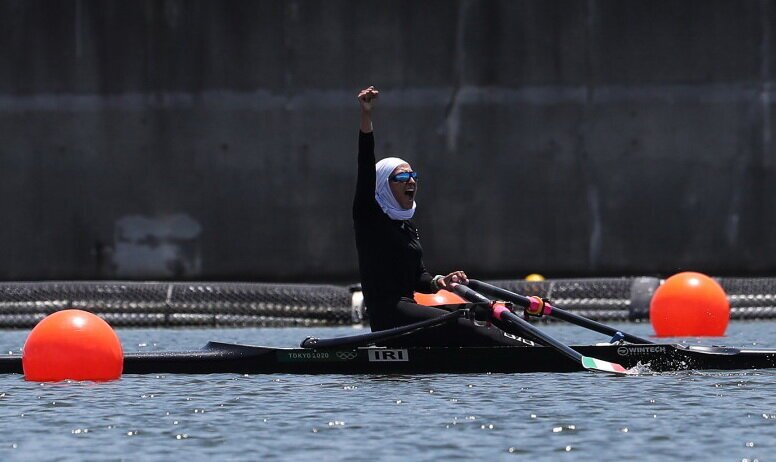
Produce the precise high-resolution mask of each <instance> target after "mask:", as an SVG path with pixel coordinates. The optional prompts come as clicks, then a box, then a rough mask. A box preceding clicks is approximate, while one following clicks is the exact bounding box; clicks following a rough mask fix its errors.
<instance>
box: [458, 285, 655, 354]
mask: <svg viewBox="0 0 776 462" xmlns="http://www.w3.org/2000/svg"><path fill="white" fill-rule="evenodd" d="M468 284H469V286H470V287H471V288H473V289H474V290H478V291H481V292H484V293H486V294H488V295H490V296H492V297H496V298H498V299H501V300H505V301H509V302H512V303H515V304H517V305H519V306H522V307H523V308H528V307H529V306H531V299H530V297H526V296H525V295H520V294H516V293H514V292H511V291H509V290H506V289H502V288H501V287H496V286H494V285H492V284H488V283H486V282H482V281H478V280H476V279H469V283H468ZM548 306H549V305H548ZM546 308H547V307H545V313H546V314H548V315H549V316H552V317H554V318H558V319H561V320H563V321H567V322H570V323H572V324H576V325H578V326H581V327H585V328H587V329H590V330H593V331H595V332H598V333H601V334H607V335H615V334H617V333H618V332H620V333H621V334H622V335H623V338H624V339H625V340H626V341H628V342H631V343H642V344H648V343H653V342H651V341H649V340H647V339H643V338H641V337H637V336H635V335H631V334H626V333H625V332H622V331H620V330H617V329H615V328H614V327H611V326H607V325H606V324H601V323H600V322H597V321H593V320H592V319H588V318H586V317H584V316H580V315H578V314H575V313H571V312H569V311H566V310H564V309H561V308H558V307H556V306H549V309H546Z"/></svg>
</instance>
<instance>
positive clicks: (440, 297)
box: [415, 289, 467, 306]
mask: <svg viewBox="0 0 776 462" xmlns="http://www.w3.org/2000/svg"><path fill="white" fill-rule="evenodd" d="M415 301H416V302H418V304H420V305H426V306H436V305H453V304H456V303H467V302H466V300H464V299H463V298H461V297H459V296H458V295H456V294H454V293H452V292H448V291H446V290H444V289H442V290H440V291H439V292H437V293H435V294H421V293H420V292H415Z"/></svg>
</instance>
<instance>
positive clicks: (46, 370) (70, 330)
mask: <svg viewBox="0 0 776 462" xmlns="http://www.w3.org/2000/svg"><path fill="white" fill-rule="evenodd" d="M22 367H23V369H24V378H25V379H27V380H31V381H34V382H57V381H60V380H66V379H71V380H94V381H98V382H99V381H106V380H115V379H118V378H119V377H121V372H122V370H123V369H124V352H123V350H122V348H121V342H120V341H119V338H118V336H117V335H116V333H115V332H114V331H113V329H112V328H111V327H110V326H109V325H108V323H107V322H105V321H103V320H102V319H101V318H100V317H99V316H96V315H94V314H92V313H89V312H86V311H81V310H63V311H58V312H56V313H54V314H52V315H49V316H47V317H46V318H44V319H43V320H41V321H40V322H39V323H38V325H37V326H35V328H33V329H32V331H31V332H30V335H28V336H27V341H26V342H24V349H23V351H22Z"/></svg>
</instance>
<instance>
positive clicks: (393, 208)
mask: <svg viewBox="0 0 776 462" xmlns="http://www.w3.org/2000/svg"><path fill="white" fill-rule="evenodd" d="M401 164H408V162H407V161H405V160H402V159H399V158H398V157H386V158H385V159H381V160H380V162H378V163H377V164H376V165H375V173H376V178H375V200H376V201H377V203H378V204H379V205H380V208H381V209H383V212H385V214H386V215H388V216H389V217H390V218H391V220H409V219H410V218H412V216H413V215H415V207H416V206H417V205H416V204H415V201H412V208H410V209H403V208H402V207H401V205H399V202H398V201H397V200H396V198H395V197H393V192H392V191H391V187H390V185H389V184H388V181H389V180H388V177H389V176H391V173H393V171H394V169H396V167H398V166H399V165H401Z"/></svg>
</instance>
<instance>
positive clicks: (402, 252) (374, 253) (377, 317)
mask: <svg viewBox="0 0 776 462" xmlns="http://www.w3.org/2000/svg"><path fill="white" fill-rule="evenodd" d="M375 177H376V173H375V141H374V135H373V134H372V133H363V132H359V138H358V180H357V181H356V195H355V198H354V200H353V223H354V227H355V231H356V249H357V250H358V266H359V271H360V274H361V287H362V289H363V292H364V303H365V304H366V307H367V308H368V310H369V316H370V318H371V321H372V323H373V327H374V325H378V326H381V328H388V327H392V326H394V325H395V323H394V322H392V321H393V316H392V313H393V311H394V310H395V308H396V304H397V302H398V301H399V300H400V299H401V298H402V297H406V298H412V296H413V292H415V291H417V292H423V293H431V292H433V290H432V288H431V280H432V276H431V274H430V273H429V272H428V271H426V268H425V267H424V265H423V248H422V247H421V245H420V235H419V234H418V230H417V227H416V226H415V224H414V223H413V222H412V220H392V219H391V218H390V217H388V215H386V214H385V212H383V210H382V209H381V208H380V205H379V204H378V203H377V200H376V199H375Z"/></svg>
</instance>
